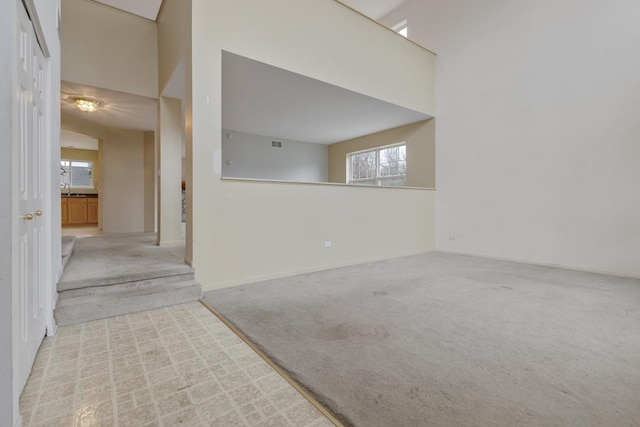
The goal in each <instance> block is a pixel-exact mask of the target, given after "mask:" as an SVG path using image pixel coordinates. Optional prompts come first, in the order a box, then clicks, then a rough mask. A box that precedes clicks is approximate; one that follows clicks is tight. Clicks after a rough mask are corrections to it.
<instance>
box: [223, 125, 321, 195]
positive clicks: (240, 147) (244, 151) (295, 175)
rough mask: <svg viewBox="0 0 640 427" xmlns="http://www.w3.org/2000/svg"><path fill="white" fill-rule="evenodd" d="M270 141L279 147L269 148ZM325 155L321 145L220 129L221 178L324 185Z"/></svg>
mask: <svg viewBox="0 0 640 427" xmlns="http://www.w3.org/2000/svg"><path fill="white" fill-rule="evenodd" d="M229 135H231V138H229ZM272 141H279V142H282V148H273V147H272V146H271V145H272V144H271V142H272ZM328 156H329V149H328V147H327V146H326V145H323V144H311V143H308V142H302V141H293V140H289V139H282V138H277V137H270V136H261V135H253V134H250V133H243V132H236V131H233V130H225V129H223V130H222V176H224V177H229V178H257V179H275V180H282V181H298V182H327V180H328V173H329V172H328V171H329V165H328Z"/></svg>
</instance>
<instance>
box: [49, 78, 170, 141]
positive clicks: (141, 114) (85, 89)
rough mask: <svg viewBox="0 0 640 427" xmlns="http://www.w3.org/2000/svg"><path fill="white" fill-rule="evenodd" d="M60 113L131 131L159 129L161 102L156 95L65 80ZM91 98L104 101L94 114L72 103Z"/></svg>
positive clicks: (62, 87)
mask: <svg viewBox="0 0 640 427" xmlns="http://www.w3.org/2000/svg"><path fill="white" fill-rule="evenodd" d="M60 86H61V87H60V92H61V94H60V112H61V114H62V115H69V116H73V117H77V118H81V119H83V120H87V121H89V122H92V123H96V124H99V125H102V126H107V127H115V128H121V129H130V130H156V127H157V126H156V124H157V122H158V113H157V104H158V103H157V101H156V100H155V99H153V98H146V97H144V96H139V95H132V94H130V93H124V92H117V91H114V90H109V89H101V88H97V87H92V86H86V85H81V84H77V83H70V82H66V81H62V82H61V84H60ZM79 96H80V97H87V98H93V99H96V100H98V101H100V104H101V106H100V108H98V110H97V111H94V112H93V113H83V112H82V111H80V110H78V109H77V108H76V106H75V104H74V103H73V102H72V99H73V98H74V97H79Z"/></svg>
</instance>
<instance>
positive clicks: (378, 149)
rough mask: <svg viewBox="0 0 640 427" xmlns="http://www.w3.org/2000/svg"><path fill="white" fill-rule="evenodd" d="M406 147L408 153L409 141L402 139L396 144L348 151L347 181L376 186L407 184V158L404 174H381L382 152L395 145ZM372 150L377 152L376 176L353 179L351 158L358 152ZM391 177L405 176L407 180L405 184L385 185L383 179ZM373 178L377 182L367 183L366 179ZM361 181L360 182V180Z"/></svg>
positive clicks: (348, 182)
mask: <svg viewBox="0 0 640 427" xmlns="http://www.w3.org/2000/svg"><path fill="white" fill-rule="evenodd" d="M402 146H404V147H405V153H406V149H407V141H402V142H396V143H394V144H388V145H381V146H379V147H374V148H367V149H364V150H359V151H353V152H351V153H347V176H346V178H347V179H346V183H347V184H350V185H371V186H374V187H404V186H406V182H407V169H406V166H407V165H406V162H407V161H406V159H405V173H404V174H402V175H391V176H384V177H382V176H380V152H381V151H383V150H386V149H389V148H393V147H402ZM371 152H375V153H376V176H375V177H374V178H366V179H359V180H355V181H354V180H353V171H352V168H353V161H352V160H351V158H352V156H354V155H357V154H362V153H371ZM391 177H404V180H405V184H404V185H385V184H382V183H381V180H382V179H385V178H391ZM371 179H373V180H374V181H375V183H373V184H368V183H365V181H371ZM358 181H360V182H358Z"/></svg>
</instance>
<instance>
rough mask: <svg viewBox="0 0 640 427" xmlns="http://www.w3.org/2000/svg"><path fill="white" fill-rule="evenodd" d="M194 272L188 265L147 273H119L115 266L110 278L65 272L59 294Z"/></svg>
mask: <svg viewBox="0 0 640 427" xmlns="http://www.w3.org/2000/svg"><path fill="white" fill-rule="evenodd" d="M193 272H194V270H193V268H191V267H189V266H188V265H186V264H175V265H170V266H168V267H165V268H152V269H148V270H146V271H139V270H135V271H132V270H123V271H118V266H114V269H113V273H112V274H110V275H108V276H96V277H83V276H81V277H80V278H78V279H76V278H75V277H74V274H71V273H69V272H65V273H64V274H63V275H62V277H61V278H60V281H59V282H58V292H65V291H69V290H72V289H83V288H94V287H99V286H110V285H117V284H121V283H130V282H140V281H145V280H153V279H158V278H162V277H169V276H182V275H185V274H193Z"/></svg>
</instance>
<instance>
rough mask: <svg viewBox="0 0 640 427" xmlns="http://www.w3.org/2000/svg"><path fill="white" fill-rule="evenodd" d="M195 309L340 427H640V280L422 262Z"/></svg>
mask: <svg viewBox="0 0 640 427" xmlns="http://www.w3.org/2000/svg"><path fill="white" fill-rule="evenodd" d="M204 300H205V301H206V302H207V303H208V304H209V305H211V306H212V307H213V308H214V309H216V310H217V311H218V312H219V313H221V314H222V315H223V316H224V317H225V318H226V319H228V320H229V321H230V322H231V323H233V324H234V325H235V326H236V327H238V328H239V329H240V330H241V331H242V332H243V333H244V334H246V336H247V337H248V338H249V339H250V340H252V341H253V342H254V343H256V344H257V346H258V347H260V348H261V349H262V350H263V351H265V352H266V353H267V354H268V355H269V356H271V357H272V358H273V360H274V361H275V362H276V363H278V364H279V365H280V366H282V367H283V368H284V369H285V370H286V371H288V372H289V373H290V374H291V375H292V377H294V378H295V379H296V380H297V381H299V382H300V383H301V384H302V385H303V386H305V387H306V388H307V389H308V390H309V391H310V392H311V393H312V394H313V395H314V396H315V397H316V398H317V399H318V400H319V401H320V402H322V403H324V404H325V405H326V406H327V407H328V408H329V409H330V410H331V411H332V412H333V413H335V414H336V415H337V417H338V418H339V419H341V420H342V421H343V422H344V423H345V424H346V425H354V426H361V427H372V426H385V427H387V426H432V425H433V426H470V425H474V426H522V425H527V426H559V425H563V426H634V425H639V424H640V280H632V279H622V278H616V277H610V276H603V275H596V274H587V273H580V272H574V271H567V270H562V269H554V268H545V267H538V266H531V265H526V264H517V263H509V262H500V261H492V260H487V259H481V258H474V257H467V256H460V255H451V254H442V253H432V254H425V255H419V256H413V257H406V258H400V259H396V260H390V261H384V262H379V263H372V264H366V265H360V266H354V267H347V268H341V269H336V270H330V271H325V272H319V273H312V274H306V275H302V276H295V277H290V278H286V279H279V280H272V281H268V282H263V283H258V284H253V285H247V286H241V287H236V288H230V289H223V290H217V291H211V292H206V293H205V295H204Z"/></svg>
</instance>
